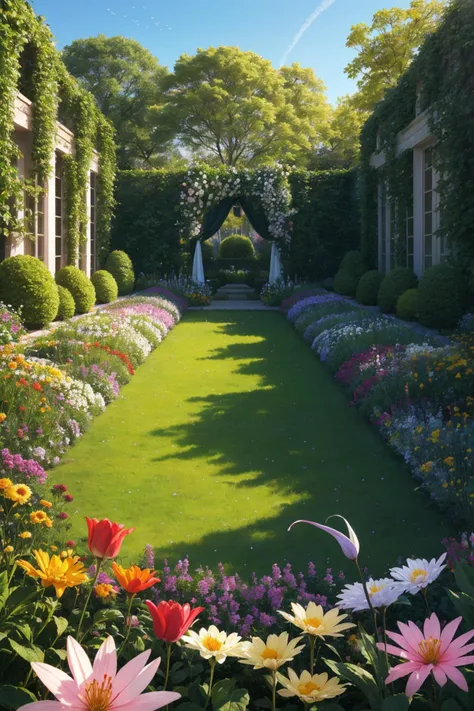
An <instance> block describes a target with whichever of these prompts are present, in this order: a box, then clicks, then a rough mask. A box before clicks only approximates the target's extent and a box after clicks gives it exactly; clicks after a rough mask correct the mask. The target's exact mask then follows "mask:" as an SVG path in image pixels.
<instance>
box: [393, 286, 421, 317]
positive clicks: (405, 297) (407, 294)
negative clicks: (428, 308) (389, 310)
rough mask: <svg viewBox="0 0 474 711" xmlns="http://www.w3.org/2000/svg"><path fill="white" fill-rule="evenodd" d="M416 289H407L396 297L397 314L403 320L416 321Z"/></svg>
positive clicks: (417, 299)
mask: <svg viewBox="0 0 474 711" xmlns="http://www.w3.org/2000/svg"><path fill="white" fill-rule="evenodd" d="M418 294H419V291H418V289H407V290H406V291H404V292H403V294H402V295H401V296H400V297H399V298H398V301H397V316H398V318H402V319H403V320H404V321H416V320H417V319H418V310H419V297H418Z"/></svg>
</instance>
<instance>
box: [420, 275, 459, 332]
mask: <svg viewBox="0 0 474 711" xmlns="http://www.w3.org/2000/svg"><path fill="white" fill-rule="evenodd" d="M418 291H419V318H420V321H421V323H422V324H423V325H424V326H428V327H430V328H452V327H453V326H456V324H457V322H458V321H459V319H460V317H461V316H462V312H463V305H464V294H463V289H462V281H461V280H460V278H459V273H458V271H457V269H455V267H453V266H452V265H451V264H437V265H436V266H434V267H430V268H429V269H427V270H426V272H425V273H424V274H423V276H422V277H421V279H420V287H419V290H418Z"/></svg>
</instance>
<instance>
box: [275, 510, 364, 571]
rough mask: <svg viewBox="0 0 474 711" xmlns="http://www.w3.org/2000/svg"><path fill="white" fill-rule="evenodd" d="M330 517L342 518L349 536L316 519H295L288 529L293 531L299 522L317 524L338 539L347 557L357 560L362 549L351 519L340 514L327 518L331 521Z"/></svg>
mask: <svg viewBox="0 0 474 711" xmlns="http://www.w3.org/2000/svg"><path fill="white" fill-rule="evenodd" d="M330 518H342V520H343V521H344V523H345V524H346V526H347V531H348V533H349V536H345V535H344V533H341V532H340V531H338V530H337V529H335V528H331V527H330V526H324V525H323V524H322V523H316V522H315V521H294V522H293V523H292V524H291V526H290V527H289V529H288V530H289V531H291V529H292V528H293V526H294V525H295V524H297V523H309V525H310V526H316V528H320V529H321V530H322V531H326V533H329V535H330V536H333V538H335V539H336V541H337V542H338V543H339V545H340V546H341V548H342V552H343V553H344V555H345V556H346V558H349V560H357V557H358V555H359V550H360V544H359V539H358V538H357V536H356V534H355V531H354V529H353V528H352V526H351V525H350V523H349V521H347V519H345V518H344V516H339V514H334V516H329V518H328V519H327V520H328V521H329V519H330Z"/></svg>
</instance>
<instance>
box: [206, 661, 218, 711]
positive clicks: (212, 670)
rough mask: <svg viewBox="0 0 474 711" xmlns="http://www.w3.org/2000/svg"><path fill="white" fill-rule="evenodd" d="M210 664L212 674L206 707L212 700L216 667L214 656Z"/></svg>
mask: <svg viewBox="0 0 474 711" xmlns="http://www.w3.org/2000/svg"><path fill="white" fill-rule="evenodd" d="M209 664H210V667H211V676H210V677H209V691H208V692H207V699H206V703H205V704H204V708H205V709H207V705H208V703H209V701H210V700H211V694H212V685H213V684H214V672H215V669H216V660H215V659H214V658H212V659H209Z"/></svg>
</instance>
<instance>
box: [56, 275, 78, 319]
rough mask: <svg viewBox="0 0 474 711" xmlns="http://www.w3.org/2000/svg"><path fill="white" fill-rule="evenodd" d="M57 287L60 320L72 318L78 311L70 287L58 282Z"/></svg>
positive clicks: (58, 316)
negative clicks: (67, 287)
mask: <svg viewBox="0 0 474 711" xmlns="http://www.w3.org/2000/svg"><path fill="white" fill-rule="evenodd" d="M56 289H57V290H58V294H59V308H58V315H57V319H58V321H66V320H67V319H68V318H72V316H74V314H75V312H76V304H75V303H74V299H73V298H72V294H71V292H70V291H69V289H66V287H65V286H60V285H59V284H56Z"/></svg>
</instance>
